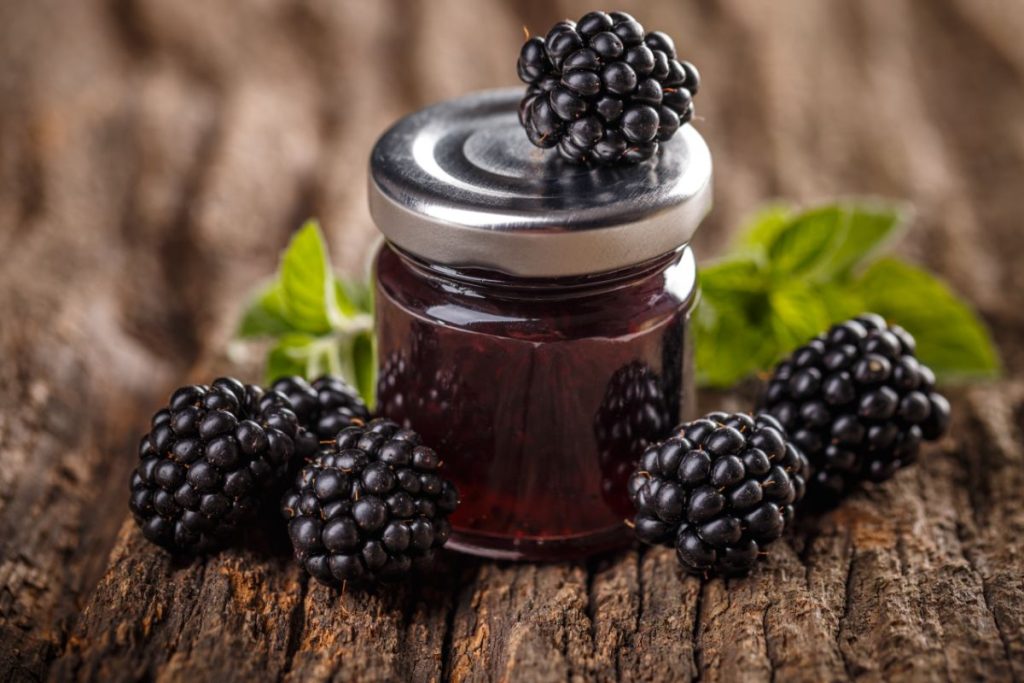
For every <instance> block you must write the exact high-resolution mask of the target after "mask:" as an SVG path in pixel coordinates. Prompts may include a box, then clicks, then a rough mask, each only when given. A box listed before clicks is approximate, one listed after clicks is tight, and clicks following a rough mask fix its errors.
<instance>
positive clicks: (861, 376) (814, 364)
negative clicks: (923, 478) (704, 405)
mask: <svg viewBox="0 0 1024 683" xmlns="http://www.w3.org/2000/svg"><path fill="white" fill-rule="evenodd" d="M915 348H916V344H915V342H914V338H913V337H912V336H911V335H910V334H909V333H908V332H907V331H906V330H904V329H903V328H901V327H899V326H898V325H891V326H890V325H887V324H886V322H885V320H884V319H883V318H882V317H881V316H878V315H875V314H871V313H868V314H864V315H862V316H859V317H857V318H854V319H852V320H848V321H846V322H844V323H840V324H838V325H834V326H833V327H832V328H831V329H830V330H829V331H828V332H826V333H824V334H821V335H819V336H818V337H817V338H815V339H812V340H811V341H810V342H808V343H807V344H805V345H804V346H802V347H800V348H799V349H797V350H796V351H794V352H793V354H792V355H791V356H790V357H789V358H787V359H785V360H784V361H782V362H781V363H779V365H778V366H777V367H776V368H775V373H774V374H773V375H772V378H771V380H770V381H769V383H768V386H767V388H766V390H765V392H764V396H763V398H762V401H761V402H762V405H763V407H764V409H765V410H767V411H768V412H770V413H771V414H773V415H774V416H775V417H776V418H778V420H779V422H781V423H782V425H783V426H784V427H786V429H787V430H789V433H790V435H791V437H792V439H793V441H794V443H796V444H797V445H798V446H799V447H800V448H801V449H802V450H803V451H804V453H806V454H807V457H808V458H809V459H810V461H811V465H812V466H813V468H814V471H815V473H814V477H813V478H812V480H811V482H809V487H810V489H811V497H813V498H814V499H815V500H816V501H817V502H818V503H834V502H835V501H836V500H837V499H838V498H839V497H840V496H842V495H844V494H846V493H847V492H848V491H849V490H850V489H851V488H852V487H853V486H855V485H856V484H857V483H859V482H861V481H863V480H872V481H884V480H886V479H888V478H890V477H891V476H892V475H893V474H894V473H895V472H896V470H898V469H899V468H901V467H904V466H906V465H908V464H910V463H912V462H914V460H916V459H917V455H918V451H919V449H920V445H921V442H922V440H932V439H937V438H938V437H940V436H941V435H942V434H943V433H944V432H945V431H946V429H947V428H948V425H949V403H948V402H947V401H946V399H945V398H944V397H943V396H942V395H941V394H938V393H936V391H935V375H934V374H933V373H932V371H931V370H930V369H928V367H927V366H925V365H922V364H921V363H920V362H918V360H917V359H916V358H915V356H914V353H915Z"/></svg>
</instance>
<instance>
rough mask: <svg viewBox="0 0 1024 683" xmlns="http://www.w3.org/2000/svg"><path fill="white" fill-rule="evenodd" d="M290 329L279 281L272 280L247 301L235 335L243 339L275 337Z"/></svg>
mask: <svg viewBox="0 0 1024 683" xmlns="http://www.w3.org/2000/svg"><path fill="white" fill-rule="evenodd" d="M290 330H291V325H290V324H289V322H288V314H287V311H286V310H285V306H284V297H283V293H282V291H281V286H280V283H278V282H272V283H271V284H269V285H267V286H266V287H265V288H264V289H263V290H262V291H261V292H260V293H259V294H257V295H256V296H255V297H254V298H253V299H252V301H250V302H249V307H248V308H247V309H246V311H245V313H244V314H243V315H242V321H241V322H240V323H239V325H238V331H237V332H236V335H237V336H238V337H241V338H243V339H245V338H252V337H276V336H278V335H280V334H284V333H286V332H288V331H290Z"/></svg>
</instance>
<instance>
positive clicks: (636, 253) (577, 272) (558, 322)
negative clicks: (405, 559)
mask: <svg viewBox="0 0 1024 683" xmlns="http://www.w3.org/2000/svg"><path fill="white" fill-rule="evenodd" d="M520 95H521V93H519V92H518V91H493V92H485V93H479V94H475V95H471V96H468V97H464V98H461V99H458V100H453V101H451V102H446V103H442V104H440V105H436V106H434V107H430V108H428V109H425V110H423V111H420V112H417V113H415V114H413V115H411V116H409V117H406V118H405V119H402V120H401V121H399V122H398V123H397V124H396V125H395V126H394V127H393V128H392V129H391V130H389V131H388V132H387V133H385V134H384V136H383V137H382V138H381V140H380V141H379V142H378V143H377V146H376V147H375V149H374V153H373V156H372V158H371V174H370V175H371V182H370V207H371V212H372V214H373V216H374V220H375V221H376V223H377V225H378V226H379V228H380V230H381V232H383V233H384V235H385V237H386V238H387V242H386V243H385V244H384V245H383V246H382V247H381V249H380V252H379V253H378V256H377V260H376V269H375V272H376V275H375V278H376V289H375V296H376V299H375V305H376V326H377V341H378V355H379V359H380V368H379V370H380V375H379V381H378V406H379V410H380V412H381V414H383V415H385V416H386V417H389V418H391V419H394V420H396V421H398V422H400V423H403V424H407V425H411V426H413V427H414V428H415V429H416V430H417V431H418V432H420V434H421V435H422V436H423V438H424V442H425V443H427V444H428V445H430V446H432V447H434V448H436V449H437V451H438V452H439V453H440V454H441V457H442V459H443V461H444V463H445V472H446V476H448V477H450V478H451V479H452V480H453V481H454V482H455V484H456V485H457V486H458V488H459V492H460V500H461V502H460V506H459V509H458V510H457V511H456V513H455V514H454V515H453V517H452V520H451V521H452V526H453V535H452V540H451V541H450V542H449V546H450V547H452V548H454V549H457V550H461V551H464V552H469V553H474V554H479V555H485V556H488V557H494V558H501V559H523V560H550V559H566V558H577V557H583V556H586V555H590V554H593V553H596V552H601V551H605V550H610V549H613V548H616V547H620V546H622V545H624V544H626V543H628V539H629V534H628V528H627V527H626V526H625V524H624V520H625V519H626V518H627V517H629V516H630V505H629V501H628V498H627V495H626V479H627V477H628V473H629V471H630V470H631V469H632V467H633V466H634V464H635V462H636V460H637V458H638V456H639V455H640V453H641V452H642V451H643V449H644V448H645V447H646V446H647V445H648V444H649V443H650V442H652V441H655V440H658V439H660V438H662V437H663V436H665V434H666V432H667V431H668V430H670V429H671V427H672V426H674V425H675V424H676V423H677V422H678V421H679V420H680V418H681V416H682V415H684V414H689V413H691V412H692V411H693V395H692V388H693V373H692V361H691V358H692V353H691V352H692V348H691V347H692V344H691V341H690V338H689V332H688V320H689V315H690V311H691V309H692V308H693V306H694V303H695V300H696V266H695V263H694V258H693V253H692V251H691V250H690V248H689V247H688V246H687V244H688V242H689V239H690V237H691V236H692V234H693V232H694V230H695V229H696V227H697V224H698V223H699V221H700V219H701V218H702V217H703V216H704V215H705V213H706V212H707V210H708V208H709V206H710V179H711V163H710V155H709V154H708V151H707V147H706V146H705V145H704V143H703V140H702V139H701V138H700V136H699V135H698V134H697V132H696V131H695V130H694V129H693V128H692V127H690V126H686V127H684V128H683V129H681V130H680V132H679V133H678V134H677V135H676V137H675V138H673V140H671V141H669V142H668V143H666V144H664V145H663V146H662V147H663V149H662V152H661V154H660V155H659V156H658V157H657V158H656V159H655V160H652V161H651V162H648V163H645V164H640V165H638V166H631V167H623V168H615V169H596V170H590V169H586V168H580V167H575V166H570V165H567V164H564V163H563V162H561V161H560V160H558V159H557V158H553V157H554V155H548V154H545V153H544V152H542V151H541V150H537V149H536V148H533V147H532V146H531V145H530V144H529V142H528V141H527V140H526V137H525V134H523V132H522V130H521V129H520V128H519V124H518V121H517V120H516V106H517V104H518V99H519V97H520Z"/></svg>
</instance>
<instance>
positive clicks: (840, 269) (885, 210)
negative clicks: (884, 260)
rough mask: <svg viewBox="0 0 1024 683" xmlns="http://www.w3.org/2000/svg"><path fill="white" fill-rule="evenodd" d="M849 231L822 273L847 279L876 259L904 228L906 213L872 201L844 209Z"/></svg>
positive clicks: (899, 207)
mask: <svg viewBox="0 0 1024 683" xmlns="http://www.w3.org/2000/svg"><path fill="white" fill-rule="evenodd" d="M844 211H845V214H846V218H845V220H846V228H845V230H844V232H843V238H842V239H840V240H839V241H838V242H837V243H836V245H835V249H834V251H833V252H832V253H831V254H830V257H829V259H828V261H827V262H826V263H824V264H823V267H822V272H823V273H824V274H825V275H826V276H827V277H830V278H844V277H846V276H848V275H849V274H850V273H852V272H853V271H855V270H857V269H859V268H861V267H863V266H864V265H865V264H867V263H868V262H870V261H872V260H874V258H876V257H877V256H878V253H879V252H880V251H881V250H882V249H884V248H885V247H886V246H887V245H889V244H891V243H892V242H893V241H894V240H895V239H896V238H897V237H899V235H901V234H902V233H903V231H904V229H905V226H906V223H907V220H906V218H907V213H908V212H907V210H906V209H905V208H904V207H902V206H900V205H898V204H892V203H883V202H870V203H861V204H854V205H846V206H844Z"/></svg>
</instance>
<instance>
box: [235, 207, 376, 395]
mask: <svg viewBox="0 0 1024 683" xmlns="http://www.w3.org/2000/svg"><path fill="white" fill-rule="evenodd" d="M237 336H238V337H239V338H240V339H253V338H271V339H273V340H274V345H273V346H272V347H271V349H270V352H269V354H268V356H267V367H266V375H267V381H268V382H269V381H272V380H274V379H276V378H278V377H282V376H284V375H301V376H303V377H306V378H309V379H314V378H316V377H319V376H320V375H323V374H328V373H329V374H333V375H338V376H340V377H342V378H343V379H344V380H345V381H347V382H349V383H350V384H352V385H353V386H354V387H356V388H357V389H358V390H359V393H360V394H361V395H362V397H363V400H365V401H366V402H367V404H368V405H373V400H374V394H375V388H376V387H375V385H376V381H377V380H376V368H377V364H376V360H375V349H374V337H373V300H372V292H371V290H370V288H369V287H368V286H367V285H365V284H362V283H359V284H354V283H351V282H346V281H344V280H341V279H339V278H337V277H336V276H335V275H334V269H333V268H332V266H331V261H330V254H329V253H328V251H327V244H326V242H325V240H324V236H323V233H322V231H321V230H320V225H319V224H318V223H317V222H316V221H315V220H309V221H306V223H305V224H304V225H303V226H302V228H301V229H300V230H299V231H298V232H297V233H295V235H294V236H293V237H292V240H291V242H290V243H289V245H288V248H287V249H286V250H285V252H284V254H283V255H282V257H281V264H280V266H279V268H278V271H277V274H276V275H275V277H274V279H273V280H272V281H271V282H270V283H269V284H267V285H266V286H264V287H263V288H262V289H261V290H260V291H259V292H258V293H257V294H256V296H255V297H254V298H253V300H252V301H251V302H250V303H249V305H248V308H247V309H246V311H245V313H244V315H243V316H242V321H241V323H240V324H239V326H238V331H237Z"/></svg>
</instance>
